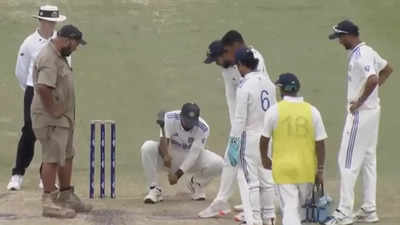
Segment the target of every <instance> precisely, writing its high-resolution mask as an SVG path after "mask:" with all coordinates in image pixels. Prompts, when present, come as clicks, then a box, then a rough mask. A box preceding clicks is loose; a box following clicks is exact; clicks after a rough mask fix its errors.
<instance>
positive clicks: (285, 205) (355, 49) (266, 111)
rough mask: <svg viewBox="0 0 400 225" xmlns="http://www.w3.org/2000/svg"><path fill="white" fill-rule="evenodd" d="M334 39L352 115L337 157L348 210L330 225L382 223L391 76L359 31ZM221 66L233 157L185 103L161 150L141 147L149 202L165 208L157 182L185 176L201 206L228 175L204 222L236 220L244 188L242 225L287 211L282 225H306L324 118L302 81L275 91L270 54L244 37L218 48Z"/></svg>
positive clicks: (284, 77) (282, 81)
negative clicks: (384, 88) (218, 149)
mask: <svg viewBox="0 0 400 225" xmlns="http://www.w3.org/2000/svg"><path fill="white" fill-rule="evenodd" d="M333 30H334V32H333V34H331V35H329V39H339V43H340V44H341V45H343V46H344V47H345V49H346V50H349V56H348V68H347V73H348V74H347V79H348V90H347V92H348V105H347V106H346V108H347V112H348V114H347V118H346V123H345V127H344V131H343V138H342V144H341V147H340V151H339V156H338V164H339V169H340V174H341V189H340V201H339V207H338V208H337V209H336V210H335V211H334V212H333V214H332V215H331V216H330V217H328V218H327V219H326V220H325V221H324V222H323V223H324V224H326V225H347V224H353V223H354V222H378V221H379V218H378V216H377V213H376V146H377V136H378V124H379V118H380V105H379V97H378V87H379V86H381V85H382V84H383V83H384V82H385V80H386V79H387V78H388V77H389V76H390V74H391V73H392V68H391V67H390V66H389V65H388V63H387V61H386V60H384V59H383V58H381V57H380V56H379V54H378V53H377V52H376V51H374V50H373V49H372V48H371V47H369V46H367V45H366V44H365V43H364V42H361V40H360V38H359V29H358V26H356V25H355V24H354V23H352V22H351V21H348V20H344V21H342V22H340V23H339V24H337V25H336V26H334V27H333ZM213 62H215V63H216V65H218V66H220V67H221V68H222V76H223V79H224V83H225V95H226V101H227V105H228V110H229V118H230V122H231V130H230V137H229V139H228V144H227V149H226V152H225V157H224V159H222V158H221V157H220V156H218V155H216V154H214V153H213V152H211V151H209V150H206V149H205V146H206V141H207V138H208V135H209V126H208V125H207V123H206V122H205V121H204V120H203V119H202V118H200V108H199V107H198V106H197V105H196V104H195V103H186V104H184V105H183V107H182V109H181V110H176V111H172V112H167V113H165V114H162V116H161V117H160V118H159V120H158V121H159V124H160V126H161V137H160V140H159V142H156V141H146V142H145V143H144V144H143V146H142V148H141V154H142V162H143V167H144V171H145V176H146V178H147V181H148V187H149V193H148V194H147V195H146V197H145V199H144V202H145V203H157V202H159V201H162V200H163V196H162V188H161V186H160V185H159V183H158V178H157V174H158V171H159V170H161V169H164V170H165V171H167V172H168V180H169V183H170V184H171V185H175V184H176V183H177V182H178V180H179V179H180V178H181V177H182V176H183V175H184V174H187V173H188V174H190V176H187V179H186V181H185V183H186V184H187V187H188V189H189V190H190V191H191V193H192V199H193V200H204V199H205V197H206V196H205V193H204V190H203V188H204V187H205V186H206V185H207V184H208V183H209V182H210V180H211V179H212V178H213V177H216V176H218V175H220V174H221V183H220V187H219V191H218V194H217V196H216V198H215V199H214V200H213V201H212V203H211V204H210V205H209V206H208V207H207V208H206V209H204V210H203V211H201V212H199V213H198V216H199V217H201V218H211V217H217V216H219V215H226V214H228V213H230V212H231V206H230V204H229V203H228V200H229V198H230V197H231V196H232V193H233V187H234V185H233V184H234V183H235V181H236V180H237V181H238V184H239V190H240V197H241V201H242V205H240V206H235V207H234V208H235V209H243V212H242V213H240V214H239V215H237V216H235V217H234V218H235V220H237V221H240V222H241V223H243V224H251V225H253V224H254V225H273V224H275V220H276V215H275V206H276V205H280V210H281V213H282V224H284V225H300V224H301V223H302V221H303V220H304V216H305V213H304V207H303V206H304V204H305V201H306V200H308V199H310V198H311V193H312V190H313V187H314V185H316V186H317V187H320V186H321V185H323V173H324V163H325V143H324V141H325V140H326V138H327V134H326V131H325V127H324V124H323V121H322V118H321V115H320V113H319V111H318V110H317V108H315V107H314V106H312V105H311V104H309V103H307V102H305V101H304V99H303V98H302V97H299V96H298V95H297V94H298V92H299V90H300V81H299V79H298V78H297V77H296V75H294V74H292V73H284V74H281V75H280V76H279V79H278V80H277V81H276V82H275V84H274V83H273V82H272V81H271V79H270V77H269V74H268V72H267V69H266V68H267V67H266V66H265V62H264V58H263V57H262V55H261V54H260V53H259V52H258V51H257V50H256V49H254V48H253V47H251V46H248V45H246V43H245V41H244V39H243V38H242V35H241V34H240V33H239V32H238V31H235V30H231V31H229V32H227V33H226V34H225V35H224V36H223V37H222V39H221V40H216V41H213V42H212V43H211V44H210V45H209V47H208V52H207V58H206V60H205V61H204V63H206V64H211V63H213ZM275 85H276V86H277V87H278V88H279V90H280V97H281V98H282V100H281V101H280V102H277V100H276V87H275ZM160 120H161V121H162V122H160ZM272 155H273V156H272ZM221 170H222V171H221ZM360 172H362V173H363V183H364V190H363V192H364V193H363V194H364V199H363V204H362V206H361V209H360V210H359V211H357V212H356V213H353V206H354V188H355V182H356V179H357V177H358V174H359V173H360Z"/></svg>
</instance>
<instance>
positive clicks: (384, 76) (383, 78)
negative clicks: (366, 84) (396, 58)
mask: <svg viewBox="0 0 400 225" xmlns="http://www.w3.org/2000/svg"><path fill="white" fill-rule="evenodd" d="M392 73H393V68H392V67H391V66H390V65H389V64H387V65H386V66H385V68H383V69H382V70H381V72H379V86H382V85H383V83H385V81H386V79H387V78H388V77H389V76H390V75H391V74H392Z"/></svg>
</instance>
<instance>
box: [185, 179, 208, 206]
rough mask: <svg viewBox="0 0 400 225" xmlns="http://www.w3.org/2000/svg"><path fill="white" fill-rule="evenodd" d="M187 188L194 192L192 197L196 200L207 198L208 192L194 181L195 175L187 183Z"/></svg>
mask: <svg viewBox="0 0 400 225" xmlns="http://www.w3.org/2000/svg"><path fill="white" fill-rule="evenodd" d="M186 186H187V188H188V189H189V191H190V192H191V193H192V199H193V200H194V201H204V200H206V194H205V193H204V191H203V188H202V187H201V185H200V184H199V183H196V182H194V179H193V177H192V178H190V179H189V181H188V182H187V183H186Z"/></svg>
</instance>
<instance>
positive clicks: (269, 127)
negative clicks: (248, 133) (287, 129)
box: [262, 96, 328, 141]
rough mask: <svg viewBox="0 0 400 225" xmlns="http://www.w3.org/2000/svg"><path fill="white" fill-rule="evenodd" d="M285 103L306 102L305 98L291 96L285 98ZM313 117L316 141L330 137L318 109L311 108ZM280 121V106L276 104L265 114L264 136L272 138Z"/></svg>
mask: <svg viewBox="0 0 400 225" xmlns="http://www.w3.org/2000/svg"><path fill="white" fill-rule="evenodd" d="M283 101H288V102H299V103H301V102H304V99H303V97H290V96H285V97H284V98H283ZM311 116H312V122H313V125H314V136H315V140H316V141H322V140H325V139H326V138H328V135H327V134H326V130H325V126H324V123H323V121H322V118H321V114H320V112H319V111H318V109H317V108H315V107H314V106H312V107H311ZM278 119H279V111H278V104H275V105H273V106H271V108H270V109H269V110H268V111H267V113H265V118H264V129H263V132H262V136H264V137H268V138H270V137H272V134H273V131H274V130H275V129H276V126H277V125H278Z"/></svg>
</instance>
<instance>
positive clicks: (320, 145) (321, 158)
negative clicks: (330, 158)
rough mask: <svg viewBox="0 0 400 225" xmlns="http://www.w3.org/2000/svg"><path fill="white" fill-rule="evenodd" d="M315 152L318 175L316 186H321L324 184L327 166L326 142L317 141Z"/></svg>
mask: <svg viewBox="0 0 400 225" xmlns="http://www.w3.org/2000/svg"><path fill="white" fill-rule="evenodd" d="M315 150H316V152H315V153H316V154H317V165H318V169H317V174H316V176H315V184H317V185H320V184H322V183H323V182H324V166H325V141H324V140H322V141H316V142H315Z"/></svg>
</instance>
